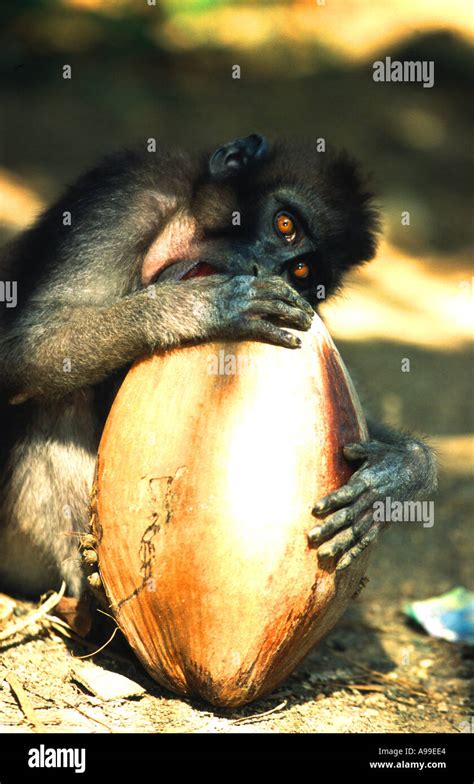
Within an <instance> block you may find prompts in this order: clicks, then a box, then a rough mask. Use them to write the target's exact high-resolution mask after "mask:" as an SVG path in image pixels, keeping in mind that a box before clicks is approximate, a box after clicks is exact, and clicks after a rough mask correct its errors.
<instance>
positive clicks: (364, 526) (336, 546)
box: [318, 512, 374, 558]
mask: <svg viewBox="0 0 474 784" xmlns="http://www.w3.org/2000/svg"><path fill="white" fill-rule="evenodd" d="M373 522H374V521H373V514H372V512H367V513H366V514H364V515H363V516H362V517H361V518H360V519H359V520H358V521H357V523H356V524H355V525H353V526H351V527H350V528H345V529H344V530H343V531H339V533H338V534H336V536H334V537H333V538H332V539H330V540H329V542H326V543H325V544H323V545H322V547H319V548H318V556H320V557H321V558H332V557H334V556H335V555H339V554H340V553H346V552H348V551H349V550H350V549H351V548H352V547H354V546H355V545H356V544H357V543H358V542H360V541H361V540H362V538H363V536H364V535H365V534H366V533H367V531H368V530H369V528H370V527H371V526H372V524H373Z"/></svg>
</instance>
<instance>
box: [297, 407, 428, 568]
mask: <svg viewBox="0 0 474 784" xmlns="http://www.w3.org/2000/svg"><path fill="white" fill-rule="evenodd" d="M368 425H369V435H370V438H371V440H370V441H368V442H366V443H363V444H348V445H347V446H346V447H344V456H345V457H346V458H347V459H348V460H350V461H357V462H358V463H359V464H360V465H359V467H358V468H357V470H356V471H355V473H354V474H353V475H352V476H351V478H350V479H349V481H348V483H347V484H346V485H344V486H343V487H341V488H339V490H336V491H335V492H333V493H330V494H329V495H328V496H326V497H325V498H322V499H321V500H320V501H318V503H317V504H316V506H315V507H314V510H313V514H314V515H315V516H316V517H318V518H319V517H323V516H325V519H324V521H321V522H320V523H319V524H318V525H317V526H316V527H315V528H313V529H312V530H311V531H310V533H309V539H310V542H311V543H312V544H315V545H319V544H320V543H321V542H323V541H324V540H326V539H327V540H328V541H327V542H325V543H324V544H323V545H322V546H321V547H319V549H318V555H319V556H320V557H322V558H325V557H329V558H333V557H338V558H339V561H338V564H337V569H338V570H342V569H345V568H346V567H347V566H349V564H350V563H351V562H352V561H353V560H354V558H356V557H357V556H358V555H359V554H360V553H361V552H362V551H363V550H364V549H365V548H366V547H367V545H368V544H370V542H372V541H373V540H374V539H375V537H376V536H377V535H378V533H379V531H380V530H381V528H382V527H384V525H385V523H384V522H380V521H378V520H374V504H375V503H376V502H377V501H384V500H385V498H390V500H391V501H416V500H419V499H422V498H424V497H426V496H428V495H430V494H431V493H432V492H433V491H434V490H435V489H436V486H437V471H436V462H435V457H434V454H433V451H432V450H431V449H430V447H429V446H428V445H427V444H425V443H424V441H422V440H421V439H417V438H412V437H410V436H407V435H404V434H402V433H397V432H396V431H394V430H391V429H390V428H388V427H386V426H385V425H381V424H377V423H375V422H371V421H369V422H368Z"/></svg>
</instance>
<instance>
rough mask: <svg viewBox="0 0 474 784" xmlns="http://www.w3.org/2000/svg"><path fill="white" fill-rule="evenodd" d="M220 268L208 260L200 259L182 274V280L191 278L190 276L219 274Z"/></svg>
mask: <svg viewBox="0 0 474 784" xmlns="http://www.w3.org/2000/svg"><path fill="white" fill-rule="evenodd" d="M217 273H218V270H217V269H216V268H215V267H213V266H212V265H211V264H208V263H207V261H198V263H197V264H194V266H192V267H191V269H190V270H188V271H187V272H185V273H184V275H181V277H180V280H189V279H190V278H205V277H207V276H208V275H217Z"/></svg>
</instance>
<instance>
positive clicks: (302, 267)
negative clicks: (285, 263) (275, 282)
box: [290, 259, 311, 281]
mask: <svg viewBox="0 0 474 784" xmlns="http://www.w3.org/2000/svg"><path fill="white" fill-rule="evenodd" d="M290 273H291V275H292V277H293V278H295V280H297V281H302V280H306V279H307V278H309V276H310V273H311V270H310V268H309V264H307V263H306V261H302V259H298V260H297V261H294V262H293V263H292V264H291V266H290Z"/></svg>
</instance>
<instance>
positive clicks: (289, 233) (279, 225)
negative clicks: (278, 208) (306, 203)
mask: <svg viewBox="0 0 474 784" xmlns="http://www.w3.org/2000/svg"><path fill="white" fill-rule="evenodd" d="M273 222H274V225H275V229H276V230H277V232H278V234H279V235H280V237H283V238H284V239H285V240H286V241H287V242H293V241H294V240H295V239H296V221H295V219H294V218H293V216H292V215H290V213H289V212H277V214H276V215H275V218H274V221H273Z"/></svg>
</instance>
